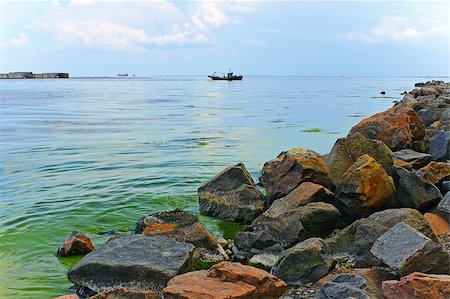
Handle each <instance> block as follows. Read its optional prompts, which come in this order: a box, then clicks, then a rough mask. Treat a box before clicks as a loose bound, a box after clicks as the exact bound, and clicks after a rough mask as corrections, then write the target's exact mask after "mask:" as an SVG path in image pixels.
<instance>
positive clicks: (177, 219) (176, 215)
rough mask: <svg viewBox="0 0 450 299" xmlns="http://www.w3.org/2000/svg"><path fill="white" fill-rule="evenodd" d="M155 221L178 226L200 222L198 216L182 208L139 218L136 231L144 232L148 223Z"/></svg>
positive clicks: (138, 232)
mask: <svg viewBox="0 0 450 299" xmlns="http://www.w3.org/2000/svg"><path fill="white" fill-rule="evenodd" d="M155 222H156V223H170V224H175V225H176V226H177V227H184V226H188V225H191V224H194V223H196V222H198V217H197V216H195V215H193V214H191V213H188V212H185V211H182V210H180V209H175V210H173V211H163V212H158V213H153V214H150V215H147V216H144V217H141V218H140V219H139V221H138V222H137V223H136V228H135V229H134V233H135V234H142V233H143V232H144V229H145V228H146V227H147V225H149V224H150V223H155Z"/></svg>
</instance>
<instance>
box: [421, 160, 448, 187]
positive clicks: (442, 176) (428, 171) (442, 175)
mask: <svg viewBox="0 0 450 299" xmlns="http://www.w3.org/2000/svg"><path fill="white" fill-rule="evenodd" d="M420 172H422V173H423V176H424V177H425V178H426V179H427V180H429V181H430V182H431V183H432V184H434V185H436V186H437V185H438V184H439V183H440V182H441V181H444V180H447V181H448V180H449V178H450V163H449V162H434V161H433V162H430V164H428V165H427V166H425V167H422V168H420Z"/></svg>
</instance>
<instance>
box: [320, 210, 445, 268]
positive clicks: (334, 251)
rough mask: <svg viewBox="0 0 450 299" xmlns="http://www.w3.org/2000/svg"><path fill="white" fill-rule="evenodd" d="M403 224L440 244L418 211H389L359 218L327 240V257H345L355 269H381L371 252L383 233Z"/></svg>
mask: <svg viewBox="0 0 450 299" xmlns="http://www.w3.org/2000/svg"><path fill="white" fill-rule="evenodd" d="M401 221H403V222H405V223H407V224H408V225H410V226H411V227H413V228H415V229H417V230H418V231H420V232H422V233H423V234H424V235H426V236H427V237H429V238H431V239H433V240H436V241H437V239H436V237H435V236H434V234H433V231H432V230H431V228H430V226H429V225H428V222H427V221H426V220H425V218H424V217H423V216H422V215H421V214H420V213H419V212H418V211H417V210H414V209H406V208H402V209H388V210H384V211H381V212H377V213H373V214H372V215H370V216H369V217H367V218H362V219H359V220H357V221H355V222H353V223H352V224H350V225H349V226H347V227H346V228H344V229H343V230H342V231H340V232H338V233H337V234H335V235H333V236H331V237H328V238H326V239H325V240H324V241H325V244H326V246H327V254H328V255H330V256H331V257H333V258H342V257H345V258H347V259H348V260H349V261H352V263H353V264H354V266H355V267H369V266H381V265H382V262H381V261H380V260H379V259H377V258H376V257H374V256H373V255H372V254H371V253H370V249H371V248H372V246H373V244H374V243H375V241H376V240H377V239H378V238H379V237H380V236H381V235H382V234H384V233H385V232H387V231H388V230H389V229H390V228H391V227H393V226H394V225H396V224H397V223H399V222H401Z"/></svg>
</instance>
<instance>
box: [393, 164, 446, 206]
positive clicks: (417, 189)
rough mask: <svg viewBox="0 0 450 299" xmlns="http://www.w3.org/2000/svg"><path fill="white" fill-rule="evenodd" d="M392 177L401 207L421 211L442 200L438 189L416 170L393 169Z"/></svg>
mask: <svg viewBox="0 0 450 299" xmlns="http://www.w3.org/2000/svg"><path fill="white" fill-rule="evenodd" d="M392 177H393V178H394V182H395V187H396V190H397V199H398V201H399V203H400V204H401V205H402V206H403V207H407V208H414V209H418V210H423V209H426V208H428V207H430V206H432V205H433V204H435V203H436V202H439V200H441V198H442V194H441V192H440V191H439V189H438V188H437V187H436V186H435V185H433V184H432V183H431V182H430V181H429V180H427V179H426V178H425V177H424V174H423V173H422V172H420V171H418V170H413V171H408V170H406V169H404V168H399V167H393V168H392Z"/></svg>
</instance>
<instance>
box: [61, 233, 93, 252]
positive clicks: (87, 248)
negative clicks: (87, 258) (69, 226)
mask: <svg viewBox="0 0 450 299" xmlns="http://www.w3.org/2000/svg"><path fill="white" fill-rule="evenodd" d="M93 250H94V246H93V245H92V241H91V239H89V237H88V236H86V234H85V233H83V232H79V231H73V232H72V234H71V235H70V236H69V238H67V239H66V240H65V241H64V244H63V245H61V246H60V247H59V248H58V252H57V255H58V256H71V255H85V254H88V253H89V252H91V251H93Z"/></svg>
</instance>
